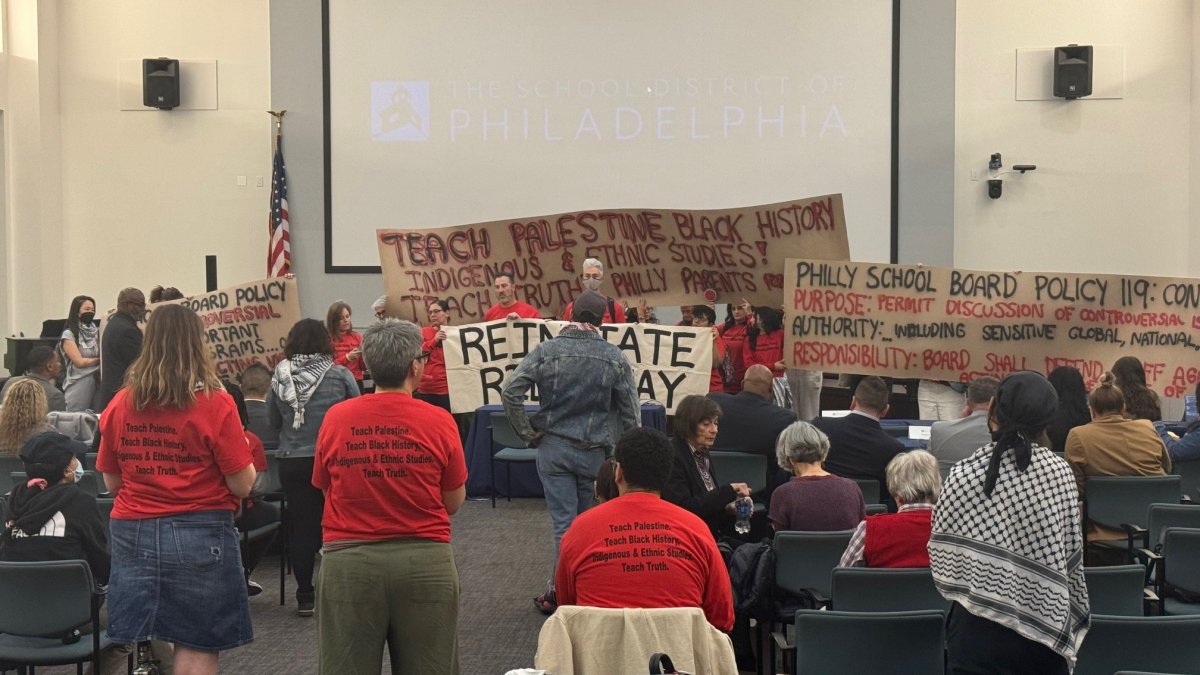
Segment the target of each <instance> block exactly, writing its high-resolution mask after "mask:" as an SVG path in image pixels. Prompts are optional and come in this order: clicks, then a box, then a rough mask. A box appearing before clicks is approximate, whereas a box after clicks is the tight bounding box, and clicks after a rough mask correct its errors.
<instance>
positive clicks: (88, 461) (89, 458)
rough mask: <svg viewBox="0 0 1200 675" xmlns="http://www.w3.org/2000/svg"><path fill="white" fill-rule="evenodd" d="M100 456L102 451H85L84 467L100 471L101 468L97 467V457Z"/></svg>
mask: <svg viewBox="0 0 1200 675" xmlns="http://www.w3.org/2000/svg"><path fill="white" fill-rule="evenodd" d="M99 456H100V453H98V452H88V453H84V456H83V468H84V469H86V470H88V471H99V469H97V468H96V458H97V457H99Z"/></svg>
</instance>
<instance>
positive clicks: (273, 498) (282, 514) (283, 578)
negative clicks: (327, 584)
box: [263, 452, 292, 607]
mask: <svg viewBox="0 0 1200 675" xmlns="http://www.w3.org/2000/svg"><path fill="white" fill-rule="evenodd" d="M264 454H266V456H267V471H268V472H269V473H270V482H269V483H268V484H267V493H266V494H264V495H263V499H264V500H265V501H269V502H275V503H277V504H279V605H280V606H281V607H282V606H283V605H284V604H285V603H286V602H287V575H288V574H289V573H290V572H291V571H292V565H291V558H289V557H288V546H289V544H290V542H291V538H290V537H289V536H288V533H289V531H290V530H289V528H290V527H291V521H290V520H288V508H287V495H286V494H285V493H284V491H283V483H281V482H280V481H279V458H278V457H276V456H275V453H274V452H267V453H264Z"/></svg>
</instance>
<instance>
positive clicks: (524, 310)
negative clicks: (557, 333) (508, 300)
mask: <svg viewBox="0 0 1200 675" xmlns="http://www.w3.org/2000/svg"><path fill="white" fill-rule="evenodd" d="M513 312H516V313H517V316H519V317H521V318H522V319H540V318H542V315H541V313H540V312H538V311H537V308H536V307H534V306H533V305H527V304H525V303H523V302H521V301H520V300H518V301H516V302H514V303H513V304H511V305H509V306H508V307H503V306H501V305H492V308H491V309H489V310H488V311H487V314H484V315H483V320H484V321H499V320H500V319H504V318H506V317H508V315H509V314H512V313H513Z"/></svg>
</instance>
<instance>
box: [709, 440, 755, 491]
mask: <svg viewBox="0 0 1200 675" xmlns="http://www.w3.org/2000/svg"><path fill="white" fill-rule="evenodd" d="M708 456H709V457H710V458H711V459H712V468H713V474H714V475H716V476H719V477H720V482H721V483H745V484H746V485H749V486H750V491H751V492H752V493H753V494H756V495H757V494H760V493H762V492H763V491H764V490H766V489H767V458H766V457H764V456H763V455H755V454H752V453H749V452H725V451H720V450H713V451H712V452H709V453H708Z"/></svg>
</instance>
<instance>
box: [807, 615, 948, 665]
mask: <svg viewBox="0 0 1200 675" xmlns="http://www.w3.org/2000/svg"><path fill="white" fill-rule="evenodd" d="M945 625H946V618H945V615H944V614H943V613H942V612H941V611H940V610H925V611H919V612H841V611H827V612H822V611H817V610H811V609H802V610H799V611H798V612H796V671H795V672H796V673H798V674H800V675H805V674H808V673H814V674H815V673H940V672H943V670H944V668H945V663H944V661H943V650H944V648H945V642H946V629H945Z"/></svg>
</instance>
